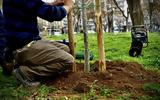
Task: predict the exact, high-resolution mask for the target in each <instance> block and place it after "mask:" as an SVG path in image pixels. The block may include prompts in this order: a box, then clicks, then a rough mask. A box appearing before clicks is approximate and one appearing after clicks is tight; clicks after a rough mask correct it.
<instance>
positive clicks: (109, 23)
mask: <svg viewBox="0 0 160 100" xmlns="http://www.w3.org/2000/svg"><path fill="white" fill-rule="evenodd" d="M111 9H112V8H111ZM108 32H109V33H112V32H113V11H111V12H109V14H108Z"/></svg>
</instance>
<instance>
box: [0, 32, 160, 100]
mask: <svg viewBox="0 0 160 100" xmlns="http://www.w3.org/2000/svg"><path fill="white" fill-rule="evenodd" d="M48 39H50V40H62V39H66V40H67V39H68V37H67V35H63V36H59V37H58V36H53V37H48ZM83 40H84V39H83V34H76V35H75V42H76V48H75V50H76V52H79V51H83V50H84V42H83ZM149 42H150V43H149V46H148V47H147V48H144V49H143V52H142V54H143V56H140V57H138V58H137V57H135V58H133V57H130V56H129V55H128V51H129V49H130V44H131V37H130V34H129V33H121V34H117V35H114V34H109V33H106V34H104V47H105V53H106V60H123V61H132V62H133V61H134V62H138V63H140V64H143V65H144V67H145V68H149V69H150V68H151V69H158V70H159V69H160V53H159V51H160V33H150V34H149ZM89 48H90V51H91V52H92V53H93V54H94V61H95V60H98V48H97V36H96V34H89ZM154 87H157V85H156V86H155V85H145V86H144V88H145V89H146V91H148V89H150V90H152V91H156V93H159V86H158V90H156V88H154ZM93 90H94V89H93ZM54 91H56V89H55V88H54V87H48V86H44V85H42V86H41V87H40V88H38V89H35V90H34V89H26V88H24V87H22V86H20V87H19V86H17V82H16V80H15V78H13V77H5V76H3V75H2V74H1V70H0V99H1V100H19V99H23V98H24V97H28V96H30V95H33V94H34V93H36V97H35V98H37V99H38V98H44V97H47V94H48V93H50V92H54ZM91 94H94V92H90V95H91ZM101 95H103V96H106V97H107V96H109V95H110V91H109V90H108V89H102V91H101ZM84 98H85V97H84ZM129 98H130V95H128V96H125V97H123V96H122V97H119V98H117V99H119V100H128V99H129ZM142 98H143V99H141V100H149V99H147V98H148V97H147V96H144V97H142ZM39 100H40V99H39ZM86 100H87V99H86Z"/></svg>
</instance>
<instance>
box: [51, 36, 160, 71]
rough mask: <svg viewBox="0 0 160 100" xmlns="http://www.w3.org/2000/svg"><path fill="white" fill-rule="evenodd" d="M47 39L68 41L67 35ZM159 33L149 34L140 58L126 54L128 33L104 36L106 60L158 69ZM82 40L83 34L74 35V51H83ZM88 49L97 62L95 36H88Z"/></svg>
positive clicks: (128, 43) (159, 61)
mask: <svg viewBox="0 0 160 100" xmlns="http://www.w3.org/2000/svg"><path fill="white" fill-rule="evenodd" d="M49 39H51V40H52V39H53V40H62V39H66V40H67V39H68V37H67V35H63V36H60V37H57V36H53V37H50V38H49ZM159 39H160V33H149V42H150V43H149V46H148V47H147V48H143V50H142V56H140V57H138V58H137V57H130V56H129V54H128V52H129V49H130V44H131V36H130V33H121V34H117V35H115V34H113V33H110V34H109V33H106V34H104V48H105V53H106V60H123V61H131V62H138V63H140V64H143V65H144V66H145V67H146V68H157V69H160V55H159V51H160V40H159ZM83 40H84V38H83V34H77V35H75V43H76V47H75V51H76V52H79V51H84V41H83ZM89 49H90V51H91V52H92V53H93V54H94V60H98V46H97V36H96V34H89Z"/></svg>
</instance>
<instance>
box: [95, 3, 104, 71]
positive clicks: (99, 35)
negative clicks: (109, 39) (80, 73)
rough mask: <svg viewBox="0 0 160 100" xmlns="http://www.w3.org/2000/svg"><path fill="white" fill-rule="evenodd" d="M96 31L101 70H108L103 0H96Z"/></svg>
mask: <svg viewBox="0 0 160 100" xmlns="http://www.w3.org/2000/svg"><path fill="white" fill-rule="evenodd" d="M96 23H97V24H96V32H97V40H98V55H99V71H101V72H105V71H106V62H105V52H104V43H103V32H102V13H101V0H96Z"/></svg>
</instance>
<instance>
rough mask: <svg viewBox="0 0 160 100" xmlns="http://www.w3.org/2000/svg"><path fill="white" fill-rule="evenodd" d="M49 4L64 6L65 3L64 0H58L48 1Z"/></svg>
mask: <svg viewBox="0 0 160 100" xmlns="http://www.w3.org/2000/svg"><path fill="white" fill-rule="evenodd" d="M48 4H49V5H52V6H63V5H64V0H56V1H54V2H51V3H48Z"/></svg>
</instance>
